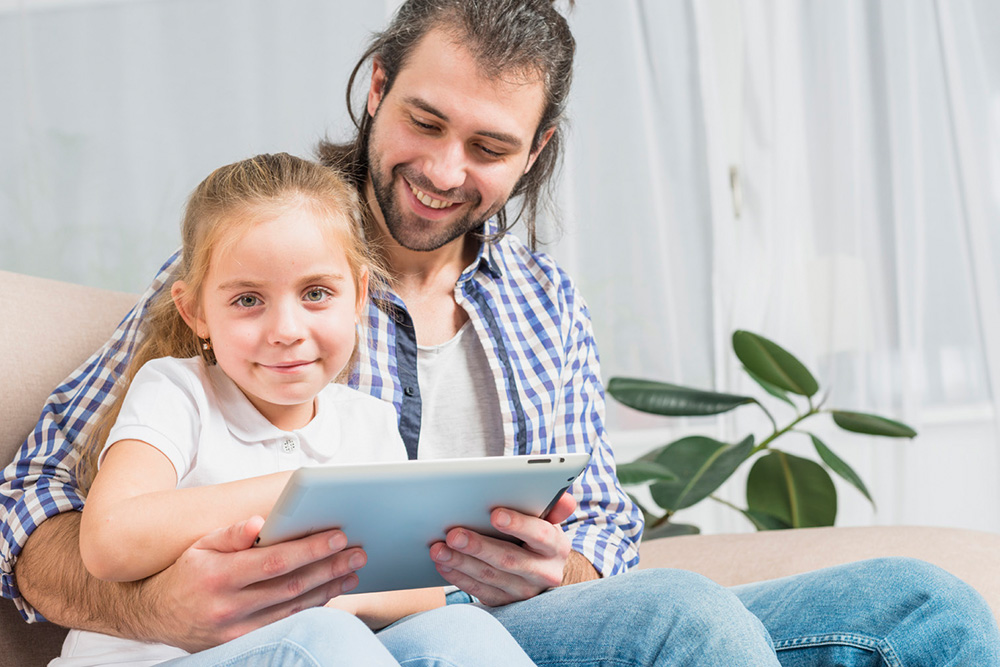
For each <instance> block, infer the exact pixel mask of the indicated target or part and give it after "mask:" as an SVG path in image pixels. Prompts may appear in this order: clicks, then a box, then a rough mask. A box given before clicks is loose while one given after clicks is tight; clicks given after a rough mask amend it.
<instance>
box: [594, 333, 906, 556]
mask: <svg viewBox="0 0 1000 667" xmlns="http://www.w3.org/2000/svg"><path fill="white" fill-rule="evenodd" d="M732 340H733V351H734V352H735V353H736V356H737V358H738V359H739V360H740V361H741V362H742V364H743V370H744V371H745V372H746V373H747V374H748V375H749V376H750V377H751V378H752V379H753V380H754V382H756V383H757V384H758V385H760V387H761V388H762V389H763V390H764V392H766V393H767V394H768V395H769V396H771V397H772V398H773V399H774V400H778V401H782V402H784V403H786V404H788V405H789V406H791V407H792V409H793V410H795V416H794V418H793V419H792V420H791V421H790V422H788V423H787V424H784V425H783V426H779V424H778V422H777V421H776V420H775V418H774V416H773V415H772V413H771V411H770V410H768V409H767V407H766V406H765V405H764V404H763V403H762V402H761V401H760V400H758V399H757V398H755V397H753V396H742V395H736V394H724V393H718V392H712V391H705V390H701V389H692V388H689V387H681V386H678V385H673V384H667V383H664V382H654V381H650V380H638V379H632V378H620V377H615V378H611V380H610V382H608V386H607V390H608V393H609V394H610V395H611V396H613V397H614V398H615V399H616V400H618V401H619V402H621V403H623V404H625V405H627V406H629V407H631V408H635V409H636V410H640V411H642V412H647V413H651V414H657V415H664V416H669V417H692V416H707V415H717V414H721V413H724V412H728V411H730V410H734V409H736V408H739V407H741V406H745V405H753V406H756V407H757V408H758V409H760V410H762V411H763V412H764V414H765V415H766V416H767V418H768V420H769V421H770V423H771V426H772V428H773V430H772V432H771V433H770V434H768V435H766V436H765V437H764V438H763V439H760V440H758V439H757V438H756V437H755V436H754V435H753V434H752V433H751V434H748V435H747V436H746V437H744V438H742V439H741V440H739V441H738V442H736V443H726V442H720V441H718V440H716V439H714V438H710V437H707V436H700V435H693V436H687V437H684V438H681V439H679V440H677V441H675V442H671V443H669V444H666V445H663V446H661V447H657V448H656V449H654V450H652V451H650V452H648V453H646V454H645V455H643V456H641V457H640V458H639V459H637V460H636V461H633V462H631V463H625V464H622V465H620V466H619V467H618V478H619V480H620V481H621V482H622V484H623V485H626V486H629V485H645V486H648V489H649V495H650V497H651V498H652V499H653V501H654V502H655V503H656V505H658V506H659V509H660V511H659V512H656V511H652V510H651V509H649V508H647V507H644V506H643V504H642V503H641V502H640V501H638V500H637V501H636V502H637V503H639V506H640V508H641V509H642V512H643V515H644V516H645V518H646V533H645V535H646V536H647V537H649V538H654V537H663V536H666V535H677V534H685V533H696V532H699V529H698V528H697V527H696V526H690V525H685V524H676V523H672V522H671V518H672V517H673V515H674V514H675V513H676V512H678V511H679V510H682V509H685V508H688V507H691V506H693V505H695V504H697V503H699V502H701V501H702V500H704V499H706V498H712V499H713V500H716V501H718V502H721V503H723V504H725V505H728V506H730V507H733V508H734V509H735V510H737V511H739V512H741V513H742V514H743V515H744V516H745V517H746V518H747V519H749V520H750V522H751V523H753V525H754V526H755V527H756V528H757V529H758V530H773V529H781V528H799V527H808V526H832V525H833V523H834V520H835V519H836V516H837V490H836V487H835V486H834V484H833V479H832V478H831V477H830V472H833V473H835V474H837V475H839V476H840V477H842V478H843V479H844V480H846V481H847V482H849V483H850V484H851V485H852V486H854V487H855V488H856V489H857V490H858V491H859V492H861V493H862V494H863V495H864V496H865V497H866V498H867V499H868V501H869V502H872V504H873V505H874V502H873V501H872V497H871V494H870V493H869V491H868V488H867V487H866V486H865V484H864V482H863V481H862V480H861V478H860V477H859V476H858V474H857V473H856V472H855V471H854V470H853V469H852V468H851V466H849V465H848V464H847V463H846V462H845V461H844V460H843V459H841V458H840V457H839V456H837V455H836V454H834V452H833V450H831V449H830V448H829V447H828V446H827V445H826V443H824V442H823V441H821V440H820V439H819V438H818V437H817V436H816V435H815V434H813V433H811V432H809V431H806V430H805V422H806V421H807V420H811V419H812V418H813V417H816V416H817V415H821V414H825V415H830V416H831V417H832V418H833V422H834V424H836V425H837V426H839V427H840V428H841V429H843V430H845V431H850V432H853V433H863V434H867V435H876V436H885V437H890V438H913V437H914V436H916V434H917V433H916V431H914V430H913V429H912V428H910V427H909V426H907V425H906V424H903V423H900V422H898V421H894V420H891V419H887V418H885V417H880V416H878V415H873V414H866V413H860V412H851V411H847V410H834V409H829V408H826V407H825V403H826V397H822V398H818V395H819V390H820V387H819V384H818V383H817V381H816V379H815V378H814V377H813V375H812V373H810V372H809V370H808V369H807V368H806V367H805V366H804V365H803V364H802V363H801V362H800V361H799V360H798V359H796V358H795V357H794V356H793V355H792V354H790V353H789V352H788V351H786V350H785V349H784V348H782V347H781V346H779V345H778V344H776V343H774V342H772V341H770V340H768V339H767V338H764V337H763V336H759V335H757V334H754V333H751V332H749V331H737V332H735V333H734V334H733V339H732ZM790 433H800V434H805V435H807V436H808V437H809V438H810V439H811V441H812V444H813V447H814V449H815V451H816V454H817V456H818V458H819V462H817V461H815V460H812V459H808V458H803V457H801V456H796V455H793V454H790V453H788V452H785V451H782V450H780V449H777V448H776V447H775V444H776V443H777V441H778V440H779V439H781V438H782V437H784V436H786V435H788V434H790ZM751 459H754V461H753V464H752V465H751V467H750V470H749V473H748V474H747V478H746V502H747V506H746V508H741V507H737V506H736V505H733V504H732V503H729V502H727V501H725V500H723V499H721V498H718V497H716V496H713V495H712V494H713V493H714V492H715V491H716V489H718V488H719V487H720V486H721V485H722V484H723V483H724V482H725V481H726V480H727V479H729V478H730V477H731V476H732V475H733V474H734V473H735V472H736V471H737V470H738V469H739V468H740V467H741V466H743V464H744V463H745V462H747V461H749V460H751ZM633 499H635V497H634V496H633Z"/></svg>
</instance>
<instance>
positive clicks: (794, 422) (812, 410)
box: [750, 407, 818, 456]
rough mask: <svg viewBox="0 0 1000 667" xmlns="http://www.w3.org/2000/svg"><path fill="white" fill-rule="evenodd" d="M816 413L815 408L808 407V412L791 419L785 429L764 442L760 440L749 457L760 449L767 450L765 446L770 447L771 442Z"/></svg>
mask: <svg viewBox="0 0 1000 667" xmlns="http://www.w3.org/2000/svg"><path fill="white" fill-rule="evenodd" d="M817 412H818V410H817V409H816V408H815V407H810V408H809V412H806V413H804V414H801V415H799V416H798V417H796V418H795V419H793V420H792V422H791V423H790V424H789V425H788V426H786V427H785V428H783V429H781V430H780V431H778V430H776V431H775V432H774V433H772V434H771V435H769V436H768V437H766V438H765V439H764V440H762V441H761V442H760V444H759V445H757V446H756V447H754V448H753V451H751V452H750V456H753V455H754V454H756V453H757V452H759V451H760V450H762V449H767V446H768V445H770V444H771V443H772V442H774V441H775V440H777V439H778V438H780V437H781V436H783V435H784V434H786V433H788V432H789V431H791V430H792V429H794V428H795V427H796V426H797V425H798V424H799V423H800V422H802V421H804V420H806V419H808V418H809V417H812V416H813V415H814V414H816V413H817Z"/></svg>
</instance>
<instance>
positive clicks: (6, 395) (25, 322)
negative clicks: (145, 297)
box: [0, 271, 136, 667]
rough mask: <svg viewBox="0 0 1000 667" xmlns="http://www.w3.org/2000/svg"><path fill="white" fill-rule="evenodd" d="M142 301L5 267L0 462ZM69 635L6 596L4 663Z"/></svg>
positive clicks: (29, 658)
mask: <svg viewBox="0 0 1000 667" xmlns="http://www.w3.org/2000/svg"><path fill="white" fill-rule="evenodd" d="M135 300H136V298H135V296H134V295H130V294H123V293H120V292H110V291H107V290H101V289H95V288H91V287H82V286H80V285H71V284H68V283H62V282H57V281H54V280H45V279H42V278H33V277H30V276H25V275H21V274H17V273H10V272H8V271H0V406H3V418H2V419H0V462H2V463H0V465H6V464H7V463H8V462H9V461H11V460H12V459H13V458H14V454H15V452H16V451H17V449H18V448H19V447H20V446H21V444H22V443H23V442H24V440H25V438H27V437H28V434H29V433H31V431H32V429H33V428H34V427H35V423H36V422H37V421H38V416H39V414H40V413H41V410H42V405H43V404H44V403H45V399H46V398H47V397H48V395H49V394H50V393H51V392H52V390H53V389H54V388H55V387H56V386H58V385H59V383H60V382H62V380H63V379H65V378H66V376H68V375H69V374H70V373H71V372H72V371H73V370H74V369H75V368H77V367H78V366H79V365H80V364H82V363H83V362H84V361H86V360H87V358H88V357H89V356H90V355H91V354H93V353H94V352H95V351H96V350H97V349H98V348H99V347H101V345H103V344H104V342H105V341H106V340H107V339H108V338H109V337H110V336H111V333H112V332H113V331H114V330H115V327H116V326H117V325H118V322H119V321H121V319H122V317H124V316H125V314H126V313H127V312H128V311H129V309H130V308H131V307H132V305H133V304H134V303H135ZM65 634H66V631H65V630H63V629H62V628H59V627H56V626H53V625H51V624H48V623H39V624H32V625H29V624H27V623H25V622H24V621H23V620H22V619H21V616H20V614H19V613H18V612H17V610H16V609H15V607H14V605H13V603H11V602H10V601H9V600H0V664H2V665H18V666H19V667H20V666H22V665H23V666H27V667H32V666H34V665H45V664H47V663H48V661H49V660H51V659H52V658H54V657H55V656H57V655H59V650H60V648H61V646H62V639H63V637H64V636H65Z"/></svg>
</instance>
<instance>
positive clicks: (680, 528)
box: [642, 522, 701, 540]
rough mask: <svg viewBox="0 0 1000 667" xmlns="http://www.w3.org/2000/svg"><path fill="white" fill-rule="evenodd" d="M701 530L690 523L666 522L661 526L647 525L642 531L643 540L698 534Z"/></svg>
mask: <svg viewBox="0 0 1000 667" xmlns="http://www.w3.org/2000/svg"><path fill="white" fill-rule="evenodd" d="M700 532H701V528H699V527H698V526H692V525H691V524H689V523H669V522H668V523H664V524H660V525H659V526H652V527H647V529H646V530H644V531H642V539H643V540H655V539H656V538H657V537H677V536H679V535H697V534H698V533H700Z"/></svg>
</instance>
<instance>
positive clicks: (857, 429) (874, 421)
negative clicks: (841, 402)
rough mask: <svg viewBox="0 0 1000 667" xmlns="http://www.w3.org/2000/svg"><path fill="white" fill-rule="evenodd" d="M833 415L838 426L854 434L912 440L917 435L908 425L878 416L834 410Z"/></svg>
mask: <svg viewBox="0 0 1000 667" xmlns="http://www.w3.org/2000/svg"><path fill="white" fill-rule="evenodd" d="M832 414H833V421H834V423H836V424H837V426H839V427H840V428H842V429H844V430H845V431H851V432H852V433H864V434H866V435H882V436H885V437H888V438H912V437H914V436H916V435H917V432H916V431H914V430H913V429H912V428H910V427H909V426H907V425H906V424H904V423H902V422H897V421H893V420H891V419H886V418H885V417H879V416H878V415H867V414H864V413H861V412H846V411H844V410H834V411H833V413H832Z"/></svg>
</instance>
